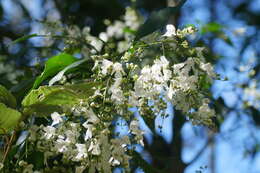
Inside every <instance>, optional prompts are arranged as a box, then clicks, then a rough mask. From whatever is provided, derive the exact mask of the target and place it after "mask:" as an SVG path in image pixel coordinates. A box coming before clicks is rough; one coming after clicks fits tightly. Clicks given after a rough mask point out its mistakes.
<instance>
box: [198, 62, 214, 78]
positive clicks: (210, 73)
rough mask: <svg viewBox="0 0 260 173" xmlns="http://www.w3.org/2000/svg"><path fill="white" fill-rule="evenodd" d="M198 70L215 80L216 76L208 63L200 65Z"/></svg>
mask: <svg viewBox="0 0 260 173" xmlns="http://www.w3.org/2000/svg"><path fill="white" fill-rule="evenodd" d="M200 68H201V69H202V70H204V71H205V72H207V74H208V75H209V76H210V77H212V78H215V77H216V76H217V75H216V73H215V72H214V68H213V66H212V65H211V64H210V63H206V64H205V63H201V64H200Z"/></svg>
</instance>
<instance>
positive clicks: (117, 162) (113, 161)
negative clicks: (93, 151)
mask: <svg viewBox="0 0 260 173" xmlns="http://www.w3.org/2000/svg"><path fill="white" fill-rule="evenodd" d="M108 162H109V163H110V164H111V165H112V166H118V165H120V162H119V161H118V160H116V159H115V158H114V157H111V158H110V159H109V161H108Z"/></svg>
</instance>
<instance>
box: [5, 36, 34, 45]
mask: <svg viewBox="0 0 260 173" xmlns="http://www.w3.org/2000/svg"><path fill="white" fill-rule="evenodd" d="M38 36H39V35H38V34H30V35H25V36H22V37H21V38H18V39H16V40H14V41H13V42H12V43H11V44H10V45H13V44H16V43H19V42H22V41H26V40H28V39H30V38H33V37H38ZM10 45H9V46H10Z"/></svg>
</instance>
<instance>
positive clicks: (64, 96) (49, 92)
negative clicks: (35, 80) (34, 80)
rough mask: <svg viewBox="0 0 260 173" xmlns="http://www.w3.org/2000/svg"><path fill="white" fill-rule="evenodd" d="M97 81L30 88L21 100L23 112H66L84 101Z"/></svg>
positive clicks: (28, 113)
mask: <svg viewBox="0 0 260 173" xmlns="http://www.w3.org/2000/svg"><path fill="white" fill-rule="evenodd" d="M98 85H99V83H97V82H89V83H81V84H71V85H65V86H41V87H39V88H38V89H34V90H32V91H31V92H30V93H29V94H28V95H27V96H26V97H25V98H24V99H23V101H22V106H23V108H24V110H23V111H24V114H26V115H30V114H34V113H35V114H36V115H38V116H46V115H49V114H50V113H52V112H55V111H57V112H68V111H70V110H71V108H72V107H73V106H75V105H79V104H80V103H81V102H82V101H86V100H87V99H88V98H89V97H90V96H91V95H93V94H94V92H95V90H94V89H93V87H95V86H98Z"/></svg>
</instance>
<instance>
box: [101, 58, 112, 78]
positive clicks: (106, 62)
mask: <svg viewBox="0 0 260 173" xmlns="http://www.w3.org/2000/svg"><path fill="white" fill-rule="evenodd" d="M112 65H113V62H111V61H109V60H107V59H103V61H102V66H101V70H102V71H101V73H102V74H103V75H107V72H108V69H109V68H111V67H112Z"/></svg>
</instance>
